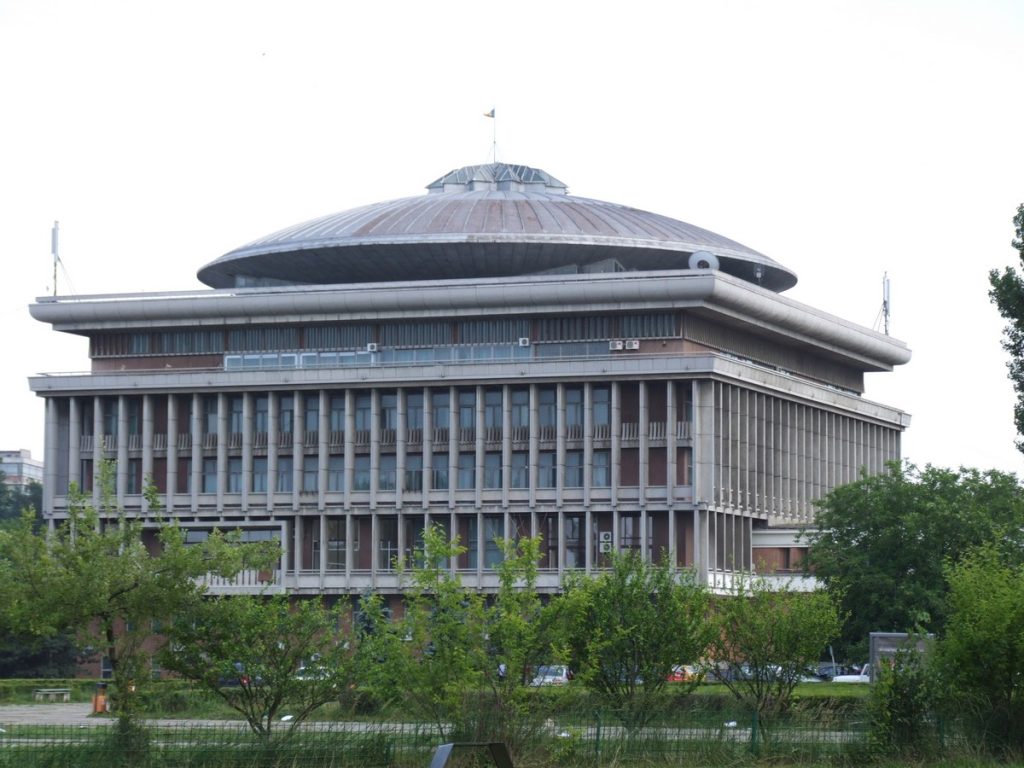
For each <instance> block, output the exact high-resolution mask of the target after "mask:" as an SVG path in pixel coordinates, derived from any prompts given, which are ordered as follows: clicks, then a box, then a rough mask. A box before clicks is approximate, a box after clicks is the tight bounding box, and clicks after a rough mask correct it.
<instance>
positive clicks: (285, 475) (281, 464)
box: [277, 456, 295, 493]
mask: <svg viewBox="0 0 1024 768" xmlns="http://www.w3.org/2000/svg"><path fill="white" fill-rule="evenodd" d="M294 468H295V463H294V462H293V461H292V457H291V456H279V457H278V459H277V491H278V493H290V492H291V490H292V488H294V480H293V478H292V472H293V470H294Z"/></svg>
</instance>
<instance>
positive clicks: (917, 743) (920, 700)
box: [868, 648, 939, 757]
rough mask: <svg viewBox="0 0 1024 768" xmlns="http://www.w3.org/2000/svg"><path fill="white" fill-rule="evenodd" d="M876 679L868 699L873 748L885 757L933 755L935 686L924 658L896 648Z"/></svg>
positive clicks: (935, 750)
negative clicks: (894, 653) (889, 662)
mask: <svg viewBox="0 0 1024 768" xmlns="http://www.w3.org/2000/svg"><path fill="white" fill-rule="evenodd" d="M877 676H878V679H877V680H876V681H875V683H874V685H873V686H872V687H871V693H870V695H869V697H868V713H869V716H870V721H871V739H872V744H873V746H874V747H875V748H876V749H878V750H880V751H883V752H884V753H885V754H892V753H893V751H895V752H897V753H899V754H902V755H906V756H913V757H927V756H930V755H932V754H934V753H936V752H937V751H938V746H939V745H938V740H937V738H936V736H937V733H936V729H935V717H934V711H935V690H936V686H935V682H934V677H933V673H932V670H931V668H930V666H929V664H928V662H927V659H926V657H925V656H924V655H923V654H921V653H920V652H919V651H917V650H915V649H914V648H905V649H900V650H898V651H897V652H896V655H895V656H894V657H893V659H892V663H891V664H882V665H881V666H880V668H879V669H878V671H877Z"/></svg>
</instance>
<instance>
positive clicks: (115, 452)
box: [31, 163, 910, 600]
mask: <svg viewBox="0 0 1024 768" xmlns="http://www.w3.org/2000/svg"><path fill="white" fill-rule="evenodd" d="M427 190H428V193H427V194H425V195H420V196H416V197H411V198H403V199H399V200H393V201H389V202H384V203H376V204H372V205H368V206H365V207H362V208H356V209H354V210H349V211H344V212H342V213H337V214H332V215H329V216H323V217H321V218H318V219H313V220H311V221H308V222H305V223H301V224H296V225H295V226H293V227H289V228H288V229H285V230H282V231H280V232H276V233H273V234H270V235H267V236H266V237H263V238H261V239H259V240H256V241H255V242H252V243H249V244H248V245H245V246H243V247H240V248H238V249H236V250H234V251H231V252H230V253H227V254H225V255H223V256H221V257H220V258H218V259H216V260H214V261H212V262H210V263H208V264H206V265H205V266H203V267H202V268H200V269H199V272H198V276H199V278H200V280H201V281H202V282H204V283H205V284H206V285H208V286H210V288H211V290H209V291H191V292H187V293H145V294H132V295H119V296H103V297H89V296H86V297H64V296H58V297H45V298H40V299H38V300H37V301H36V303H35V304H33V305H32V307H31V312H32V315H33V316H34V317H35V318H37V319H38V320H41V321H43V322H48V323H50V324H52V326H53V327H54V329H55V330H58V331H62V332H67V333H75V334H80V335H84V336H87V337H88V338H89V341H90V348H89V349H90V358H91V370H90V371H89V373H88V374H87V375H67V374H47V375H40V376H37V377H34V378H33V379H32V380H31V386H32V389H33V390H34V391H35V392H36V393H37V394H38V395H39V396H41V397H44V398H45V399H46V455H45V465H46V478H45V483H44V489H45V491H44V512H45V514H46V515H47V516H48V517H49V518H50V519H55V520H56V519H60V518H61V517H62V516H63V515H65V514H66V511H67V504H68V497H67V494H68V489H69V487H70V486H71V484H72V483H74V484H77V485H79V486H81V487H84V488H86V489H88V490H92V491H93V492H94V493H98V492H99V489H98V488H96V487H95V480H94V474H95V473H96V471H97V467H98V466H99V465H100V463H101V462H102V461H104V460H105V459H114V460H116V462H117V497H118V501H119V502H120V503H121V504H122V505H123V507H124V508H125V509H126V510H128V511H129V512H130V513H132V514H136V515H139V516H141V517H143V518H147V519H151V522H152V524H153V525H154V526H155V525H157V524H158V521H157V520H156V519H155V518H154V516H153V512H152V510H149V509H148V508H147V504H146V500H145V497H144V495H143V493H142V491H143V478H145V477H152V478H153V481H154V483H155V485H156V488H157V490H158V492H159V493H160V494H161V497H162V502H163V507H164V510H165V511H164V514H165V515H166V514H169V515H173V516H174V517H175V518H177V519H178V520H179V522H180V523H181V524H182V525H183V526H185V527H186V528H187V529H188V531H189V536H190V537H192V538H194V539H201V538H202V537H203V536H205V535H207V534H208V532H209V531H210V530H211V529H212V528H214V527H218V526H219V527H222V528H236V527H237V528H241V529H242V530H243V531H244V532H245V535H246V536H248V537H250V538H272V537H273V538H278V539H279V540H280V541H281V542H282V545H283V555H282V558H281V562H280V564H279V568H278V569H277V570H276V571H275V572H274V573H273V574H272V575H271V580H272V588H273V589H277V590H279V591H288V592H291V593H296V594H303V593H309V594H322V593H328V594H337V595H351V596H358V595H360V594H362V593H364V592H365V591H366V590H374V591H377V592H381V593H384V594H389V595H392V597H391V598H390V599H393V600H397V599H399V592H400V585H399V582H398V578H397V575H396V570H395V565H396V561H397V560H400V559H402V558H405V557H408V556H409V555H410V554H411V552H412V551H413V550H414V549H415V548H416V547H417V545H418V542H419V541H420V539H421V536H422V531H423V530H424V527H425V526H428V525H440V526H443V527H444V528H445V529H446V530H447V531H448V532H449V534H450V535H451V536H453V537H454V536H458V537H459V540H460V541H461V542H462V543H463V544H464V545H465V546H466V548H467V550H466V553H465V554H464V555H463V556H462V557H461V558H459V560H458V562H454V563H453V564H452V567H453V568H456V569H458V570H459V571H460V572H461V574H462V577H463V580H464V583H466V584H468V585H470V586H475V587H477V588H479V589H481V590H484V591H487V590H492V589H495V588H496V586H497V576H496V573H495V570H494V566H495V565H496V563H497V562H498V560H499V559H500V557H501V553H500V549H499V548H498V546H497V544H496V543H495V540H496V538H498V537H504V538H514V537H519V536H525V535H540V536H542V537H543V548H542V561H541V563H540V565H541V577H540V587H541V589H543V590H546V591H555V590H557V589H559V585H560V584H561V581H562V577H563V575H564V573H565V572H566V571H567V570H570V569H584V570H588V571H590V570H595V569H600V568H602V567H604V566H605V565H606V564H607V563H608V558H609V555H610V554H611V553H613V552H620V551H624V550H637V551H639V552H641V553H642V554H643V555H644V556H645V557H647V558H650V559H653V560H658V561H663V560H665V559H668V560H669V561H670V562H671V564H672V565H674V566H676V567H678V568H692V569H695V571H696V572H697V573H698V574H699V575H700V577H701V578H702V579H703V580H705V581H706V582H707V583H708V584H709V586H711V587H712V588H720V587H726V586H728V585H729V583H730V582H731V580H732V578H733V577H734V576H735V575H736V574H738V573H741V572H746V571H750V570H753V569H757V570H759V571H761V572H763V573H766V574H791V573H796V572H798V571H799V560H800V556H801V550H800V547H799V545H798V544H797V542H796V541H795V538H794V532H795V531H796V530H797V529H798V528H799V527H802V526H806V525H808V524H811V523H812V522H813V502H814V501H815V499H818V498H820V497H821V496H822V495H823V494H825V493H826V492H828V491H829V490H830V489H831V488H834V487H835V486H837V485H840V484H843V483H846V482H849V481H852V480H854V479H856V477H857V476H858V474H859V473H860V471H861V470H862V469H863V470H866V471H868V472H878V471H880V470H882V468H883V466H884V464H885V462H887V461H889V460H893V459H898V458H899V457H900V436H901V433H902V430H903V429H904V428H905V427H906V426H907V424H908V422H909V419H908V417H907V415H906V414H905V413H903V412H902V411H900V410H898V409H895V408H891V407H888V406H885V405H881V404H879V403H875V402H871V401H869V400H866V399H864V398H863V396H862V394H863V391H864V385H863V383H864V374H865V373H867V372H876V371H890V370H892V368H893V366H895V365H898V364H902V363H905V362H907V361H908V360H909V358H910V353H909V351H908V350H907V348H906V346H905V345H904V344H903V343H901V342H899V341H896V340H894V339H892V338H890V337H888V336H885V335H882V334H879V333H876V332H874V331H872V330H870V329H867V328H863V327H860V326H857V325H854V324H852V323H849V322H847V321H845V320H842V319H840V318H837V317H834V316H832V315H829V314H828V313H826V312H822V311H820V310H817V309H814V308H811V307H809V306H806V305H803V304H800V303H798V302H795V301H791V300H789V299H787V298H785V297H784V296H782V295H781V294H782V292H784V291H785V290H786V289H788V288H790V287H792V286H793V285H794V284H795V283H796V275H794V274H793V272H792V271H790V270H789V269H787V268H786V267H784V266H783V265H782V264H780V263H778V262H776V261H774V260H773V259H771V258H769V257H768V256H765V255H763V254H761V253H758V252H757V251H755V250H752V249H751V248H748V247H746V246H744V245H741V244H739V243H737V242H735V241H733V240H730V239H728V238H726V237H723V236H721V235H717V234H715V233H713V232H709V231H707V230H704V229H701V228H699V227H696V226H693V225H690V224H686V223H684V222H681V221H677V220H675V219H671V218H667V217H665V216H660V215H656V214H653V213H648V212H646V211H641V210H637V209H635V208H630V207H628V206H626V205H621V204H615V203H608V202H603V201H599V200H590V199H586V198H581V197H575V196H573V195H569V194H568V191H567V188H566V185H565V184H563V183H562V182H561V181H559V180H558V179H556V178H554V177H553V176H551V175H550V174H548V173H546V172H544V171H542V170H539V169H535V168H530V167H527V166H522V165H509V164H504V163H494V164H490V165H480V166H470V167H466V168H460V169H457V170H454V171H451V172H450V173H447V174H445V175H443V176H442V177H440V178H439V179H437V180H436V181H434V182H432V183H431V184H429V185H428V187H427ZM265 576H266V574H262V577H265ZM262 577H261V576H260V575H258V574H254V573H253V574H245V573H243V574H242V575H240V576H239V578H238V580H236V581H234V582H231V583H224V584H217V585H215V588H216V589H217V590H221V591H225V592H230V591H246V590H254V591H255V590H257V589H261V588H262V587H263V584H262V582H261V580H260V579H261V578H262Z"/></svg>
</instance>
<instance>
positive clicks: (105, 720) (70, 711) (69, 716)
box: [0, 702, 245, 728]
mask: <svg viewBox="0 0 1024 768" xmlns="http://www.w3.org/2000/svg"><path fill="white" fill-rule="evenodd" d="M113 722H114V718H112V717H93V716H92V703H91V702H85V703H80V704H56V703H54V704H8V705H4V706H0V728H3V727H5V726H8V725H110V724H111V723H113ZM147 722H150V723H153V724H154V725H178V726H205V725H218V726H225V725H228V724H231V723H237V724H238V725H239V726H244V725H245V723H244V722H242V721H240V720H162V719H161V720H148V721H147Z"/></svg>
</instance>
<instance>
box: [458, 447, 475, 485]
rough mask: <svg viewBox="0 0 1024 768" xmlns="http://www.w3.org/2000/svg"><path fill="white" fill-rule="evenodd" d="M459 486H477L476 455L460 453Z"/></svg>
mask: <svg viewBox="0 0 1024 768" xmlns="http://www.w3.org/2000/svg"><path fill="white" fill-rule="evenodd" d="M459 488H460V489H462V490H467V489H473V488H476V455H475V454H472V453H460V454H459Z"/></svg>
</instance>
